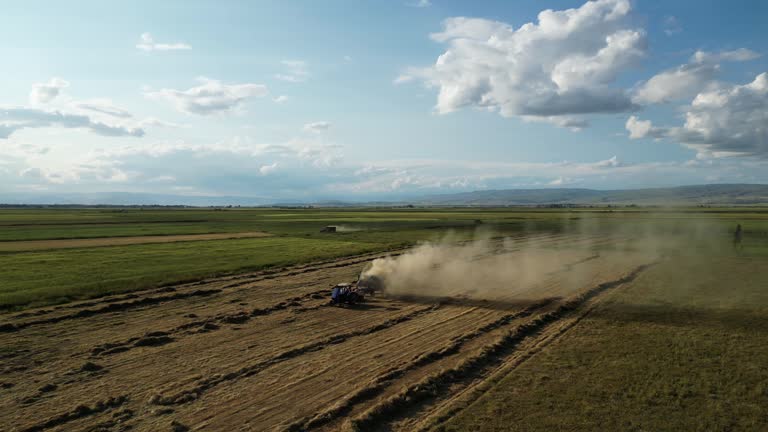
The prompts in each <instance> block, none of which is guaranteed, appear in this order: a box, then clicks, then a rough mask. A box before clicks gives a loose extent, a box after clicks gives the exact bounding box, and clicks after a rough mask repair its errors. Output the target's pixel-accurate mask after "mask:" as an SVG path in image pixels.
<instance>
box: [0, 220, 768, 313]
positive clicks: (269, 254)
mask: <svg viewBox="0 0 768 432" xmlns="http://www.w3.org/2000/svg"><path fill="white" fill-rule="evenodd" d="M737 222H738V223H741V224H742V225H743V226H744V229H745V232H746V233H747V236H748V239H756V240H754V241H752V243H750V242H749V241H748V242H747V244H746V249H745V251H746V253H762V252H760V251H761V250H762V249H757V248H754V247H753V246H751V244H754V245H758V244H761V243H759V242H760V241H762V239H763V238H764V236H765V233H766V232H768V211H765V210H762V209H756V208H751V209H697V208H691V209H676V210H660V209H653V210H644V209H637V208H628V209H605V208H603V209H573V210H562V209H533V208H529V209H525V208H498V209H471V208H460V209H167V208H153V209H151V208H144V209H141V208H125V209H122V208H78V209H67V208H41V209H36V208H20V209H2V210H0V242H14V241H15V242H18V241H28V240H37V241H41V240H53V239H85V238H100V237H101V238H108V237H121V236H144V235H179V234H205V233H237V232H250V231H263V232H267V233H270V234H272V236H271V237H268V238H252V239H232V240H210V241H187V242H177V243H165V244H135V245H125V246H111V247H89V248H76V249H51V250H39V251H34V252H29V251H27V252H21V251H13V250H12V248H11V250H8V251H6V252H2V253H0V281H1V282H0V308H2V309H6V310H7V309H18V308H23V307H29V306H39V305H46V304H53V303H61V302H66V301H70V300H73V299H83V298H89V297H96V296H100V295H106V294H111V293H118V292H126V291H131V290H136V289H143V288H150V287H154V286H158V285H162V284H171V283H175V282H180V281H190V280H196V279H200V278H204V277H208V276H214V275H221V274H228V273H236V272H242V271H249V270H256V269H260V268H265V267H270V266H282V265H287V264H294V263H300V262H307V261H312V260H318V259H326V258H331V257H339V256H345V255H354V254H358V253H362V252H370V251H380V250H387V249H391V248H397V247H402V246H406V245H411V244H415V243H416V242H418V241H422V240H437V239H439V238H441V237H442V236H444V235H445V234H446V233H448V232H454V233H458V235H459V236H460V237H461V236H466V237H470V236H472V234H473V233H474V232H475V230H476V229H483V230H486V231H488V232H492V233H494V234H496V235H504V234H510V233H523V232H542V231H568V230H572V231H573V230H578V231H583V232H591V231H601V230H608V231H615V232H624V233H627V234H632V235H640V236H642V235H644V233H645V232H646V231H647V230H649V229H651V230H653V231H654V232H670V233H679V232H682V231H685V232H687V233H693V234H694V235H695V236H698V237H702V236H703V237H706V238H715V239H716V241H717V242H721V241H725V242H727V239H728V231H729V230H730V229H732V228H733V227H734V226H735V224H736V223H737ZM326 225H339V226H342V227H343V228H344V230H342V232H337V233H321V232H320V230H321V229H322V228H323V227H324V226H326ZM755 241H757V243H755ZM7 244H10V243H7ZM755 247H756V246H755Z"/></svg>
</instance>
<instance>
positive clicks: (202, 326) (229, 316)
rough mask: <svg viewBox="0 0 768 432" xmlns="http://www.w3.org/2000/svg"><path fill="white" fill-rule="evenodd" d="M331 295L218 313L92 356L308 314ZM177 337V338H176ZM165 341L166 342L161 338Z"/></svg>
mask: <svg viewBox="0 0 768 432" xmlns="http://www.w3.org/2000/svg"><path fill="white" fill-rule="evenodd" d="M328 293H329V290H319V291H313V292H311V293H307V294H304V295H302V296H298V297H293V298H290V299H287V300H283V301H281V302H279V303H276V304H273V305H272V306H268V307H264V308H255V309H252V310H251V311H238V312H234V313H224V314H218V315H215V316H212V317H207V318H204V319H195V320H193V321H190V322H187V323H184V324H181V325H178V326H176V327H173V328H171V329H166V330H155V331H149V332H147V333H145V334H144V335H143V336H135V337H132V338H129V339H125V340H122V341H118V342H107V343H103V344H100V345H97V346H96V347H94V348H92V349H91V351H90V353H91V355H92V356H100V355H101V356H104V355H111V354H117V353H121V352H126V351H129V350H131V349H133V348H137V347H140V346H160V345H165V344H167V343H171V342H174V341H176V340H178V336H184V335H193V334H198V333H208V332H211V331H216V330H219V328H220V327H221V326H222V325H226V324H243V323H245V322H247V321H249V320H250V319H251V318H253V317H261V316H266V315H269V314H272V313H274V312H277V311H282V310H286V309H291V308H293V310H295V311H300V312H306V311H310V310H316V309H319V308H321V307H323V306H325V305H327V304H326V303H325V302H322V303H320V304H318V305H314V306H308V307H307V306H303V305H304V303H303V302H306V301H308V300H312V299H323V298H325V295H326V294H328ZM172 336H176V337H172ZM158 338H162V339H158ZM148 340H155V341H158V342H161V343H145V342H147V341H148Z"/></svg>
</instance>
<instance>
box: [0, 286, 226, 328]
mask: <svg viewBox="0 0 768 432" xmlns="http://www.w3.org/2000/svg"><path fill="white" fill-rule="evenodd" d="M220 292H221V290H220V289H197V290H194V291H192V292H181V293H173V294H170V295H164V296H155V297H143V298H139V299H136V300H132V301H128V302H122V303H108V304H107V305H105V306H102V307H100V308H95V309H81V310H79V311H77V312H75V313H71V314H66V315H59V316H55V317H51V318H44V319H40V320H34V321H26V322H21V323H5V324H0V333H9V332H15V331H19V330H22V329H25V328H27V327H31V326H37V325H44V324H56V323H59V322H61V321H66V320H72V319H78V318H88V317H92V316H94V315H100V314H106V313H114V312H122V311H125V310H129V309H135V308H138V307H143V306H151V305H157V304H160V303H166V302H169V301H173V300H180V299H188V298H190V297H207V296H210V295H213V294H218V293H220Z"/></svg>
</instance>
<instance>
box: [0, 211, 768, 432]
mask: <svg viewBox="0 0 768 432" xmlns="http://www.w3.org/2000/svg"><path fill="white" fill-rule="evenodd" d="M737 223H740V224H742V226H743V228H744V233H745V234H744V243H743V246H742V247H741V248H740V249H735V248H734V247H733V244H732V242H731V233H730V232H731V231H732V230H733V228H734V227H735V225H736V224H737ZM327 225H333V226H336V227H338V230H337V232H336V233H327V232H321V229H322V228H323V227H325V226H327ZM247 232H259V233H267V234H269V236H268V237H259V238H230V239H206V240H190V239H185V240H184V241H173V242H167V243H161V244H120V245H113V246H103V245H100V246H98V247H97V246H92V247H81V248H71V249H57V248H51V249H41V250H24V249H23V248H20V247H19V248H17V249H16V250H14V249H13V247H11V248H9V249H8V250H4V251H3V252H0V281H2V282H1V284H2V285H0V302H1V304H2V306H3V307H4V310H5V312H4V313H3V314H1V315H0V341H2V343H1V344H0V361H1V363H0V364H1V365H2V369H1V370H0V372H2V377H0V429H3V430H16V431H41V430H52V431H64V430H67V431H70V430H91V431H96V430H104V431H124V430H140V431H158V430H159V431H162V430H169V431H171V430H212V431H218V430H295V431H298V430H329V431H330V430H342V429H346V430H361V431H363V430H364V431H369V430H382V431H384V430H390V431H391V430H401V431H412V430H432V429H435V430H461V431H474V430H499V431H502V430H596V429H598V430H638V431H639V430H680V429H683V430H763V429H765V428H766V427H767V426H768V418H766V414H765V412H764V410H763V409H761V407H764V406H765V405H766V403H767V402H768V373H766V371H765V368H764V365H765V364H768V344H766V342H767V341H766V336H765V335H766V334H768V333H766V331H765V330H766V322H768V321H767V319H768V289H766V288H765V287H768V272H766V271H765V268H766V264H768V237H766V232H768V212H765V211H764V210H762V209H759V208H741V209H696V208H691V209H650V210H649V209H634V208H630V209H565V210H563V209H507V208H499V209H466V208H463V209H348V210H346V209H342V210H337V209H333V210H329V209H226V210H207V209H206V210H202V209H143V210H139V209H104V208H94V209H15V210H3V211H1V212H0V238H2V239H3V240H4V241H5V242H8V244H14V243H16V242H24V241H35V242H37V241H41V240H42V241H46V240H54V239H59V240H60V239H108V238H118V237H130V238H134V237H137V236H159V235H167V236H182V235H183V236H187V235H193V234H194V235H199V234H216V233H229V234H232V233H247ZM480 237H482V238H483V242H485V244H486V247H485V248H484V250H485V251H489V252H488V253H484V254H478V255H477V256H476V257H472V258H471V261H472V262H476V263H477V266H478V267H477V268H488V266H485V265H484V263H485V264H492V265H498V263H502V264H503V263H506V264H508V265H509V266H511V267H513V266H514V265H515V263H520V262H524V263H525V266H524V267H530V265H531V264H530V263H538V265H537V271H536V273H535V275H536V277H525V278H519V279H512V280H509V281H507V282H505V283H499V284H494V285H492V286H490V287H487V286H486V287H482V288H483V289H482V290H479V288H480V287H477V286H471V285H472V280H473V279H472V278H473V277H475V276H476V279H477V280H478V281H480V280H485V279H484V277H485V276H486V275H482V274H477V275H471V276H472V277H470V278H469V282H468V283H467V286H466V289H465V290H464V289H462V288H461V287H463V286H464V285H459V286H458V288H456V287H454V288H452V289H454V291H451V292H447V293H442V294H441V295H440V296H434V295H429V294H430V293H429V292H423V294H424V295H419V294H422V293H421V292H420V291H419V290H420V287H418V286H413V287H397V288H399V289H401V290H402V289H406V288H407V290H406V291H408V292H410V293H411V294H410V295H399V294H398V295H395V293H397V292H399V291H398V290H394V289H393V291H392V294H389V295H377V296H374V297H371V298H368V299H367V301H366V302H364V303H363V304H360V305H355V306H350V307H335V306H330V305H329V304H328V296H329V293H330V288H331V287H332V286H333V285H334V284H336V283H339V282H348V281H352V280H354V279H355V278H356V277H357V275H358V274H359V273H360V272H361V270H363V269H364V268H366V267H367V266H368V265H369V263H370V262H371V261H373V260H375V259H377V258H382V257H386V256H390V257H393V258H392V259H398V258H399V257H403V256H407V255H408V254H409V253H412V252H413V251H414V249H412V248H413V247H414V245H416V244H417V243H418V242H423V241H430V242H432V244H446V243H450V244H472V243H473V242H476V241H478V240H477V239H478V238H480ZM416 250H418V248H417V249H416ZM555 257H556V258H555Z"/></svg>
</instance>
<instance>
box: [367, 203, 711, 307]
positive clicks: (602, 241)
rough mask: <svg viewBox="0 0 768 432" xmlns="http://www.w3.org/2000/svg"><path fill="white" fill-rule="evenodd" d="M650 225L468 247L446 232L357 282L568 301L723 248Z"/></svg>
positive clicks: (414, 290) (701, 229) (679, 225)
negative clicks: (677, 258)
mask: <svg viewBox="0 0 768 432" xmlns="http://www.w3.org/2000/svg"><path fill="white" fill-rule="evenodd" d="M651 221H652V222H651V223H633V224H626V223H608V224H606V223H604V222H600V221H595V220H588V219H587V220H582V221H575V222H571V221H568V222H565V223H564V224H563V229H562V230H561V231H559V232H553V233H534V234H527V235H526V234H522V233H521V234H518V235H508V236H500V235H498V234H495V233H494V232H493V231H489V230H487V229H481V230H477V231H475V232H474V234H473V235H472V236H471V238H470V239H469V240H467V239H466V237H459V236H458V235H457V234H455V233H453V234H448V235H446V236H445V237H444V238H441V239H439V240H437V241H431V242H424V243H421V244H419V245H418V246H416V247H415V248H413V249H411V250H410V251H408V252H406V253H405V254H403V255H400V256H396V257H385V258H380V259H377V260H375V261H373V262H372V263H371V264H370V265H369V266H368V267H367V268H366V269H364V271H363V273H362V275H361V277H363V278H365V277H369V276H376V277H378V278H380V279H381V280H382V281H383V283H384V286H385V287H386V292H387V294H388V295H393V296H408V297H411V296H416V297H458V298H466V299H474V300H510V301H512V300H531V299H537V298H543V297H553V296H565V295H569V294H571V293H573V292H575V291H576V290H578V289H581V288H584V287H586V286H589V285H590V284H591V283H601V282H604V281H605V280H604V279H606V278H607V280H611V279H610V277H614V276H616V275H619V276H616V277H620V275H621V273H622V272H623V271H626V272H629V271H631V270H632V269H634V268H636V267H638V266H640V265H644V264H649V263H651V262H654V261H657V260H659V259H660V258H662V257H663V256H665V255H669V254H675V253H686V252H690V251H691V250H693V249H696V248H702V247H703V248H706V249H712V248H713V247H714V248H719V247H722V245H723V230H722V227H713V226H711V224H706V223H699V222H696V221H690V220H675V221H672V223H661V224H660V223H656V221H653V219H652V218H651ZM713 233H714V237H713V235H712V234H713ZM713 238H714V240H712V239H713ZM702 245H703V246H702Z"/></svg>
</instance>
